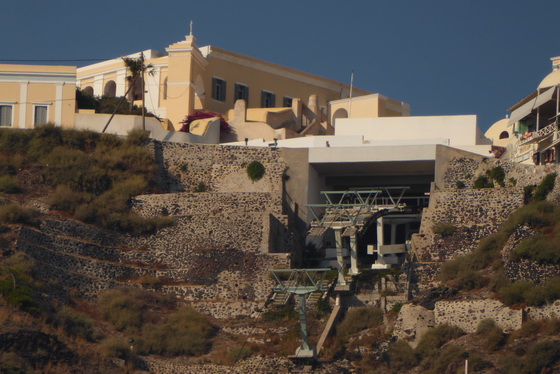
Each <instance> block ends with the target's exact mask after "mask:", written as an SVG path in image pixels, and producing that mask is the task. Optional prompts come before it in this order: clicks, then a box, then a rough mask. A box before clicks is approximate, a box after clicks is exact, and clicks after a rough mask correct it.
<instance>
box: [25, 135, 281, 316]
mask: <svg viewBox="0 0 560 374" xmlns="http://www.w3.org/2000/svg"><path fill="white" fill-rule="evenodd" d="M149 147H151V149H153V151H154V154H155V156H156V160H157V161H158V168H159V169H158V185H159V187H160V189H161V190H162V191H170V190H185V189H186V190H192V189H193V188H194V187H195V186H196V185H198V183H199V182H204V184H205V185H206V186H207V187H208V190H209V191H211V192H200V193H185V192H182V193H178V192H175V193H166V194H154V195H145V196H138V197H136V198H135V199H134V201H133V204H134V209H135V211H136V212H138V213H139V214H141V215H144V216H146V217H154V216H159V215H166V216H171V217H173V219H174V221H175V224H174V225H173V226H172V227H167V228H163V229H161V230H159V231H158V233H157V234H154V235H150V236H130V235H123V234H119V233H115V232H111V231H108V230H103V229H99V228H95V227H92V226H89V225H85V224H82V223H79V222H77V221H74V220H70V219H63V218H59V219H49V220H45V221H44V222H43V223H42V224H41V227H40V228H39V229H34V228H25V229H24V230H22V231H21V233H20V236H19V241H18V248H19V249H20V250H22V251H24V252H26V253H27V254H29V255H30V256H31V257H33V258H34V259H35V260H36V261H37V263H38V264H39V265H40V266H39V269H38V277H39V278H41V279H42V280H43V281H44V282H45V283H46V284H47V287H49V290H50V292H51V293H52V294H53V295H57V296H58V297H65V296H66V295H67V294H68V293H69V292H70V291H72V292H75V293H77V294H78V295H82V296H89V297H94V296H96V295H97V294H99V293H100V292H102V291H104V290H107V289H109V288H113V287H116V286H119V285H134V286H140V284H141V282H142V278H144V277H147V276H149V277H158V278H159V279H160V280H161V281H162V283H163V284H162V287H161V291H162V292H168V293H173V294H175V295H178V296H179V297H182V298H184V299H185V300H188V301H190V302H191V303H192V305H193V307H195V308H196V309H198V310H200V311H203V312H205V313H207V314H209V315H212V316H213V317H216V318H230V317H232V316H237V315H244V316H256V315H258V314H259V313H260V312H262V307H263V306H264V303H265V301H266V299H267V297H268V296H269V294H270V293H271V290H272V287H273V286H274V282H273V281H272V279H271V278H270V277H269V275H268V270H270V269H272V268H289V267H290V257H289V253H286V252H287V251H289V250H290V238H291V236H290V234H289V232H288V228H287V227H288V225H287V217H286V216H284V215H282V197H281V196H282V195H281V192H282V173H283V171H284V170H285V168H286V165H285V163H284V162H283V160H282V159H281V157H280V153H279V152H278V151H277V150H274V149H268V148H249V147H220V146H206V145H192V144H177V143H166V142H152V143H150V145H149ZM254 160H258V161H260V162H261V163H262V164H263V165H264V166H265V170H266V172H265V175H264V177H263V178H262V179H261V180H260V181H258V182H255V183H253V182H251V181H250V180H249V178H248V177H247V174H246V171H245V166H244V165H246V164H247V163H249V162H251V161H254ZM270 252H280V253H270Z"/></svg>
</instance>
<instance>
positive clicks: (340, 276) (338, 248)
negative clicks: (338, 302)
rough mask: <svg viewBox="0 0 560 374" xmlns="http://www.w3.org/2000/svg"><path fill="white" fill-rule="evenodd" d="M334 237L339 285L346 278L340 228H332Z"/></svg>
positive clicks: (343, 282)
mask: <svg viewBox="0 0 560 374" xmlns="http://www.w3.org/2000/svg"><path fill="white" fill-rule="evenodd" d="M334 237H335V241H336V261H337V262H338V284H339V285H341V286H345V285H346V279H344V269H345V268H346V266H345V264H344V255H343V253H342V229H341V228H336V229H334Z"/></svg>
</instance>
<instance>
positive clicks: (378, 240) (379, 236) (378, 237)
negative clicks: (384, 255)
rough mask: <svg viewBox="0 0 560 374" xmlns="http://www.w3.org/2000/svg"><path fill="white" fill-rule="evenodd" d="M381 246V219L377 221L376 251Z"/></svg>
mask: <svg viewBox="0 0 560 374" xmlns="http://www.w3.org/2000/svg"><path fill="white" fill-rule="evenodd" d="M382 245H383V217H380V218H378V219H377V250H378V251H379V247H380V246H382Z"/></svg>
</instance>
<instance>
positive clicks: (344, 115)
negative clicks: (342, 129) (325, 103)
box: [332, 108, 348, 126]
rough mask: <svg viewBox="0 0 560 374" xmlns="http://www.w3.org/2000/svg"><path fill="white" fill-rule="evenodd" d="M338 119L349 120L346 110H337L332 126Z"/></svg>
mask: <svg viewBox="0 0 560 374" xmlns="http://www.w3.org/2000/svg"><path fill="white" fill-rule="evenodd" d="M337 118H348V111H347V110H346V109H344V108H339V109H337V110H336V111H335V112H334V114H333V116H332V125H333V126H334V123H335V121H336V119H337Z"/></svg>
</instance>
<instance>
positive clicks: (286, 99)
mask: <svg viewBox="0 0 560 374" xmlns="http://www.w3.org/2000/svg"><path fill="white" fill-rule="evenodd" d="M292 100H293V99H292V98H291V97H288V96H284V99H282V107H283V108H291V107H292Z"/></svg>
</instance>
